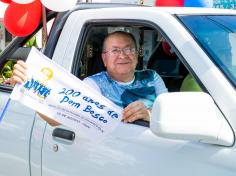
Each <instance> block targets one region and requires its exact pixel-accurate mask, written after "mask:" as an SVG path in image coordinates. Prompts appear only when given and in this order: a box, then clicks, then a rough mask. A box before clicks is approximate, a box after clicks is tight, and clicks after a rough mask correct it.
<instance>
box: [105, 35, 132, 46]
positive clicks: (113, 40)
mask: <svg viewBox="0 0 236 176" xmlns="http://www.w3.org/2000/svg"><path fill="white" fill-rule="evenodd" d="M104 47H105V48H124V47H135V43H134V41H133V39H132V38H131V37H130V36H128V35H124V34H113V35H110V36H109V37H107V38H106V40H105V42H104Z"/></svg>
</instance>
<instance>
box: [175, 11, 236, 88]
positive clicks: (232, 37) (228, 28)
mask: <svg viewBox="0 0 236 176" xmlns="http://www.w3.org/2000/svg"><path fill="white" fill-rule="evenodd" d="M179 18H180V20H181V21H182V22H183V23H184V24H185V26H186V27H187V28H188V29H189V30H190V32H191V33H192V34H193V36H194V37H195V39H196V40H197V41H198V42H199V44H200V45H201V47H202V48H203V49H204V50H205V51H206V52H207V54H208V55H209V57H210V58H211V59H212V61H213V62H214V63H215V64H216V65H217V66H218V67H219V68H220V69H221V70H222V71H223V73H224V74H225V75H226V77H227V78H228V79H229V80H230V82H231V83H232V84H233V85H234V87H236V16H210V15H209V16H205V15H204V16H200V15H199V16H179Z"/></svg>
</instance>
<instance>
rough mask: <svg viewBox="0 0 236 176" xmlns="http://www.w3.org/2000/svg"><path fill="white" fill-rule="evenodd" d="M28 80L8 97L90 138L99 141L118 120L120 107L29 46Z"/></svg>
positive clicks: (120, 116) (120, 113)
mask: <svg viewBox="0 0 236 176" xmlns="http://www.w3.org/2000/svg"><path fill="white" fill-rule="evenodd" d="M26 62H27V65H28V75H29V78H28V80H27V81H26V82H25V83H24V84H22V85H16V86H15V87H14V89H13V92H12V94H11V99H13V100H17V101H19V102H21V103H23V104H24V105H26V106H28V107H30V108H32V109H34V110H36V111H37V112H40V113H42V114H44V115H46V116H48V117H49V118H51V119H54V120H56V121H58V122H60V123H61V124H63V125H65V126H68V127H70V128H72V129H74V130H76V131H78V132H79V134H81V133H82V134H83V136H85V137H87V138H89V139H90V140H93V141H94V140H101V139H103V138H104V137H105V136H106V135H107V134H109V133H110V132H111V131H112V130H113V129H114V128H115V127H116V126H117V125H118V124H119V123H120V121H121V118H122V108H120V107H118V106H117V105H115V104H114V103H113V102H111V101H110V100H108V99H107V98H105V97H103V96H102V95H101V94H100V93H98V92H97V91H96V90H93V89H92V88H91V87H89V86H88V85H87V84H86V83H84V82H83V81H81V80H80V79H78V78H76V77H75V76H74V75H72V74H70V73H69V72H68V71H66V70H65V69H64V68H62V67H61V66H59V65H57V64H56V63H54V62H53V61H52V60H50V59H49V58H47V57H46V56H45V55H43V54H42V53H41V52H39V51H38V50H37V49H35V48H32V50H31V52H30V54H29V56H28V58H27V61H26Z"/></svg>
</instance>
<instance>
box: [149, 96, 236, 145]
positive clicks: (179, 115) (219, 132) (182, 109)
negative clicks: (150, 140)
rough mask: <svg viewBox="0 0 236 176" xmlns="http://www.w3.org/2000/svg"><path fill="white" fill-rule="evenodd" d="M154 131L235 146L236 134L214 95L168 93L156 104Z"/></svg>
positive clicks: (185, 138) (152, 120)
mask: <svg viewBox="0 0 236 176" xmlns="http://www.w3.org/2000/svg"><path fill="white" fill-rule="evenodd" d="M150 128H151V131H152V132H153V133H154V134H156V135H157V136H160V137H165V138H169V139H180V140H192V141H199V142H203V143H209V144H218V145H223V146H232V145H233V143H234V133H233V131H232V129H231V127H230V126H229V124H228V122H227V121H226V119H225V117H224V116H223V115H222V113H221V112H220V111H219V109H218V107H217V106H216V105H215V103H214V101H213V99H212V98H211V97H210V95H208V94H206V93H203V92H175V93H164V94H161V95H159V96H158V97H157V99H156V100H155V102H154V104H153V108H152V115H151V121H150Z"/></svg>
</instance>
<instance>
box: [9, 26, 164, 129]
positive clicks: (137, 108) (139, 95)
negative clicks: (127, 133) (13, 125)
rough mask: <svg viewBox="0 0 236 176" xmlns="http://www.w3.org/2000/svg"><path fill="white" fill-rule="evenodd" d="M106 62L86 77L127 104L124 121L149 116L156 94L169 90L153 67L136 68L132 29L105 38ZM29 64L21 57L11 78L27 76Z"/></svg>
mask: <svg viewBox="0 0 236 176" xmlns="http://www.w3.org/2000/svg"><path fill="white" fill-rule="evenodd" d="M102 59H103V63H104V65H105V67H106V71H103V72H100V73H98V74H95V75H92V76H90V77H87V78H86V79H85V80H84V81H85V82H86V83H87V84H89V85H90V86H91V87H93V88H94V89H96V90H97V91H99V92H100V93H101V94H102V95H103V96H105V97H106V98H108V99H110V100H111V101H112V102H114V103H115V104H117V105H118V106H121V107H123V108H124V111H123V121H124V122H133V121H135V120H138V119H143V120H146V121H149V120H150V110H151V108H152V104H153V102H154V100H155V99H156V97H157V96H158V95H159V94H161V93H165V92H167V89H166V87H165V85H164V82H163V80H162V79H161V77H160V76H159V75H158V74H157V73H156V72H155V71H153V70H142V71H137V70H135V68H136V65H137V63H138V52H137V46H136V42H135V38H134V37H133V35H131V34H130V33H127V32H124V31H116V32H113V33H110V34H109V35H108V36H107V37H106V38H105V40H104V43H103V52H102ZM26 68H27V67H26V64H25V63H24V62H23V61H18V62H17V64H16V65H15V66H14V72H13V76H12V78H11V82H12V83H13V84H15V83H20V84H21V83H23V81H24V80H26V78H27V75H26ZM40 116H41V117H42V118H43V119H45V120H46V121H47V122H48V123H49V124H51V125H58V123H57V122H55V121H54V120H51V119H49V118H48V117H45V116H43V115H42V114H40Z"/></svg>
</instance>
